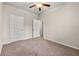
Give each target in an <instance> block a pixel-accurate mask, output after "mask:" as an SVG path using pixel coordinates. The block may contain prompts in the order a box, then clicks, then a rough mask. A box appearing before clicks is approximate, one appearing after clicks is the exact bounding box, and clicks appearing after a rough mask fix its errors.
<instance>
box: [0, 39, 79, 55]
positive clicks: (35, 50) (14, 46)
mask: <svg viewBox="0 0 79 59" xmlns="http://www.w3.org/2000/svg"><path fill="white" fill-rule="evenodd" d="M1 55H2V56H72V55H73V56H79V50H76V49H73V48H69V47H67V46H64V45H60V44H57V43H54V42H51V41H48V40H45V39H43V38H33V39H29V40H20V41H16V42H12V43H10V44H6V45H4V46H3V48H2V52H1Z"/></svg>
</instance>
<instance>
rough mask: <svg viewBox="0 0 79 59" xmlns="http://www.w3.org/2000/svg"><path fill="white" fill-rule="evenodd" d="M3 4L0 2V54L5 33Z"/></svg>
mask: <svg viewBox="0 0 79 59" xmlns="http://www.w3.org/2000/svg"><path fill="white" fill-rule="evenodd" d="M2 30H3V29H2V3H1V2H0V53H1V48H2V39H3V36H2V34H3V31H2Z"/></svg>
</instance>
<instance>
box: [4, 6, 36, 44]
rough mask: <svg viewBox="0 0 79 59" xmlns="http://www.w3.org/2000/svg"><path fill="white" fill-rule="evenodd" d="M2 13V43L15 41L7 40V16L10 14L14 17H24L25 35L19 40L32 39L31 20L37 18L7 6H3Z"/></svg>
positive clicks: (29, 13)
mask: <svg viewBox="0 0 79 59" xmlns="http://www.w3.org/2000/svg"><path fill="white" fill-rule="evenodd" d="M3 11H4V13H3V14H4V40H3V42H4V43H7V42H11V41H16V40H11V39H10V38H9V15H10V14H15V15H19V16H23V17H24V29H25V30H24V31H25V33H24V34H25V35H24V38H21V40H22V39H28V38H32V19H34V18H37V15H35V14H33V13H31V12H27V11H24V10H21V9H18V8H15V7H12V6H9V5H4V6H3ZM19 40H20V39H19Z"/></svg>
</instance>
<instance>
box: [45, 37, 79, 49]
mask: <svg viewBox="0 0 79 59" xmlns="http://www.w3.org/2000/svg"><path fill="white" fill-rule="evenodd" d="M45 39H46V40H49V41H52V42H55V43H58V44H61V45H64V46H68V47H71V48H74V49H76V50H79V48H78V47H75V46H71V45H68V44H65V43H62V42H59V41H55V40H52V39H49V38H45Z"/></svg>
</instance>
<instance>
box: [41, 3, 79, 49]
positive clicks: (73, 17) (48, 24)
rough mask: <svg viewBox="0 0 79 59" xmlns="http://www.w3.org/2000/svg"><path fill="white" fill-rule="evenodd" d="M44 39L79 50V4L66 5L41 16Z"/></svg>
mask: <svg viewBox="0 0 79 59" xmlns="http://www.w3.org/2000/svg"><path fill="white" fill-rule="evenodd" d="M40 17H41V19H42V20H43V21H44V38H47V39H49V40H51V41H55V42H58V43H61V44H64V45H67V46H71V47H74V48H77V49H79V3H66V4H65V5H64V6H62V7H59V8H56V9H54V10H53V9H51V10H49V11H47V12H44V13H43V14H41V15H40Z"/></svg>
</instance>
